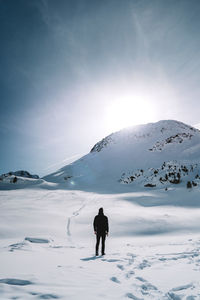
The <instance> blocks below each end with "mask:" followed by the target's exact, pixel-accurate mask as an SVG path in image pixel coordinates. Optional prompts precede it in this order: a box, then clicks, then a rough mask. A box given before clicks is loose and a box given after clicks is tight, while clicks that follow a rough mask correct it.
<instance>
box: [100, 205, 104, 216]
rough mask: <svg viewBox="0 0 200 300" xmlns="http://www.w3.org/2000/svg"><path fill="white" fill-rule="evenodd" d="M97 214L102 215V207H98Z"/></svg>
mask: <svg viewBox="0 0 200 300" xmlns="http://www.w3.org/2000/svg"><path fill="white" fill-rule="evenodd" d="M99 215H101V216H102V215H103V208H102V207H101V208H99Z"/></svg>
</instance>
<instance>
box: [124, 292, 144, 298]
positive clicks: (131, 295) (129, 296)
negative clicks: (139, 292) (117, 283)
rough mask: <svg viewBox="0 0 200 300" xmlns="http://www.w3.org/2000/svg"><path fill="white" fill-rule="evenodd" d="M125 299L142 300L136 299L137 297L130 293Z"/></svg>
mask: <svg viewBox="0 0 200 300" xmlns="http://www.w3.org/2000/svg"><path fill="white" fill-rule="evenodd" d="M126 297H127V298H130V299H133V300H144V299H142V298H138V297H136V296H134V295H133V294H132V293H127V294H126Z"/></svg>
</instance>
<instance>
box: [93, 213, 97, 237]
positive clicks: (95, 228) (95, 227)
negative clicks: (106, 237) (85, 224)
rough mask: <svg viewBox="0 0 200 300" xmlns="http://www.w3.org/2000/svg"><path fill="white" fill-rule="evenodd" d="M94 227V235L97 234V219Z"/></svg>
mask: <svg viewBox="0 0 200 300" xmlns="http://www.w3.org/2000/svg"><path fill="white" fill-rule="evenodd" d="M93 227H94V234H97V217H95V218H94V222H93Z"/></svg>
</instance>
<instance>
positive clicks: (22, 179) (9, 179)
mask: <svg viewBox="0 0 200 300" xmlns="http://www.w3.org/2000/svg"><path fill="white" fill-rule="evenodd" d="M41 181H42V180H41V179H40V178H39V176H38V175H32V174H30V173H29V172H28V171H24V170H20V171H15V172H8V173H5V174H2V175H0V189H3V188H16V187H17V188H21V187H24V186H27V185H30V184H37V183H41Z"/></svg>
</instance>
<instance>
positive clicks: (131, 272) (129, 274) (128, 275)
mask: <svg viewBox="0 0 200 300" xmlns="http://www.w3.org/2000/svg"><path fill="white" fill-rule="evenodd" d="M134 274H135V272H134V271H129V272H128V273H127V274H126V278H127V279H129V278H131V277H132V276H133V275H134Z"/></svg>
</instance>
